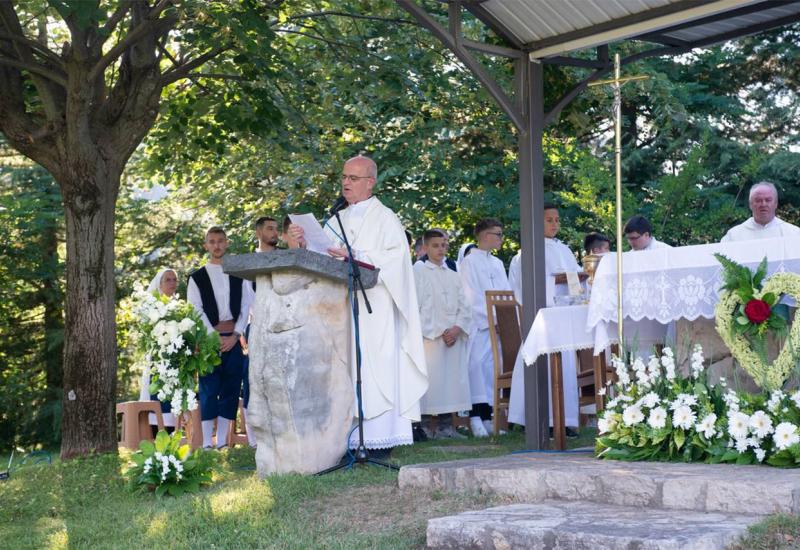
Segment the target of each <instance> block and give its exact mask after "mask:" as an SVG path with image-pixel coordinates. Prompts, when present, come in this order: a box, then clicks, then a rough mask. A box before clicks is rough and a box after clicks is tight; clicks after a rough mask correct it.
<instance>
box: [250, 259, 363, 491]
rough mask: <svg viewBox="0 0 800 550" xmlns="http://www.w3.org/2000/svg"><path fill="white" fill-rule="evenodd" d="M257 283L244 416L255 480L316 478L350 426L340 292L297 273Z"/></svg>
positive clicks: (340, 287) (339, 450) (334, 457)
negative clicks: (291, 475) (290, 475)
mask: <svg viewBox="0 0 800 550" xmlns="http://www.w3.org/2000/svg"><path fill="white" fill-rule="evenodd" d="M265 256H268V254H265ZM256 282H257V287H256V300H255V305H254V307H253V319H252V324H251V327H250V342H249V350H250V351H249V353H250V403H249V406H248V411H247V412H248V424H249V425H250V429H251V430H252V431H253V433H254V435H255V438H256V442H257V444H258V447H257V450H256V466H257V469H258V474H259V476H261V477H264V476H266V475H269V474H273V473H286V472H298V473H314V472H318V471H320V470H323V469H325V468H328V467H330V466H333V465H335V464H337V463H338V461H339V459H340V458H341V457H342V455H343V454H344V452H345V450H346V444H347V434H348V431H349V430H350V427H351V425H352V421H353V412H354V398H353V383H352V378H351V374H350V367H349V361H348V357H349V345H350V331H349V323H348V320H349V317H348V308H347V289H346V286H345V285H344V284H342V283H341V282H335V281H332V280H330V279H328V278H324V277H321V276H317V275H310V274H308V273H307V272H304V271H301V270H298V269H285V270H281V271H275V272H271V273H264V274H261V275H259V276H258V278H257V279H256Z"/></svg>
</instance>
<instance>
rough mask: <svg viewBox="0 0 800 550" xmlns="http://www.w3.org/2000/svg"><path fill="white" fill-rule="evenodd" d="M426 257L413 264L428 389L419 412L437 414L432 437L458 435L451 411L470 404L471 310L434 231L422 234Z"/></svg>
mask: <svg viewBox="0 0 800 550" xmlns="http://www.w3.org/2000/svg"><path fill="white" fill-rule="evenodd" d="M422 239H423V243H424V246H425V249H426V251H427V260H426V261H424V262H417V263H416V264H415V265H414V280H415V283H416V287H417V300H418V302H419V318H420V325H421V328H422V336H423V346H424V348H425V362H426V363H427V365H428V383H429V386H428V391H427V392H426V393H425V395H424V396H423V397H422V399H421V400H420V408H421V412H422V414H423V415H439V420H438V422H437V430H436V434H435V437H458V436H459V435H460V434H457V432H455V430H453V426H452V425H451V424H450V418H449V417H450V414H451V413H454V412H458V411H465V410H469V409H470V408H472V403H471V402H470V392H469V373H468V372H467V351H468V350H467V344H468V336H467V335H468V334H469V328H470V324H471V320H472V311H471V308H470V304H469V303H468V302H467V298H466V296H465V295H464V289H463V287H462V285H461V278H460V277H459V276H458V273H456V272H455V271H453V270H452V269H450V268H449V267H447V264H446V263H445V256H446V254H447V239H446V238H445V236H444V235H443V234H442V233H441V232H440V231H438V230H428V231H426V232H425V234H424V235H423V237H422Z"/></svg>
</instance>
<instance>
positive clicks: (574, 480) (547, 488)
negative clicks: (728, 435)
mask: <svg viewBox="0 0 800 550" xmlns="http://www.w3.org/2000/svg"><path fill="white" fill-rule="evenodd" d="M399 484H400V487H401V488H425V489H440V490H445V491H477V492H490V493H496V494H501V495H509V496H513V497H515V498H516V499H518V500H521V501H524V502H539V501H542V500H545V499H553V500H569V501H587V502H596V503H602V504H616V505H620V506H637V507H640V508H664V509H674V510H696V511H701V512H728V513H739V514H754V515H767V514H772V513H778V512H781V513H793V514H797V513H800V472H798V471H797V470H781V469H778V468H771V467H769V466H735V465H728V464H683V463H663V462H618V461H613V460H597V459H595V458H594V457H592V456H591V454H588V453H587V454H582V453H581V454H578V453H559V454H556V453H529V454H514V455H507V456H503V457H496V458H487V459H468V460H457V461H452V462H440V463H435V464H414V465H411V466H403V467H402V468H401V470H400V475H399Z"/></svg>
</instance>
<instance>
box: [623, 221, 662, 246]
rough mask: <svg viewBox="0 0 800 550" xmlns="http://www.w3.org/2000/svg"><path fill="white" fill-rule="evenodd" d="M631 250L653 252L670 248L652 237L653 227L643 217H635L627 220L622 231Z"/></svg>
mask: <svg viewBox="0 0 800 550" xmlns="http://www.w3.org/2000/svg"><path fill="white" fill-rule="evenodd" d="M622 232H623V233H624V234H625V238H626V239H627V240H628V244H629V245H631V250H655V249H657V248H672V247H671V246H670V245H668V244H667V243H662V242H661V241H659V240H656V238H655V237H653V226H652V225H650V221H649V220H648V219H647V218H645V217H644V216H639V215H636V216H634V217H632V218H631V219H629V220H628V223H626V224H625V228H624V229H623V230H622Z"/></svg>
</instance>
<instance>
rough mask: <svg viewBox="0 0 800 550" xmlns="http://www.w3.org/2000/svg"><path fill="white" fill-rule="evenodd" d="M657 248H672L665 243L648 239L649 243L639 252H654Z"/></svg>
mask: <svg viewBox="0 0 800 550" xmlns="http://www.w3.org/2000/svg"><path fill="white" fill-rule="evenodd" d="M659 248H672V247H671V246H670V245H668V244H667V243H662V242H661V241H659V240H658V239H656V238H655V237H650V242H649V243H648V244H647V246H645V247H644V248H642V249H641V250H656V249H659Z"/></svg>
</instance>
